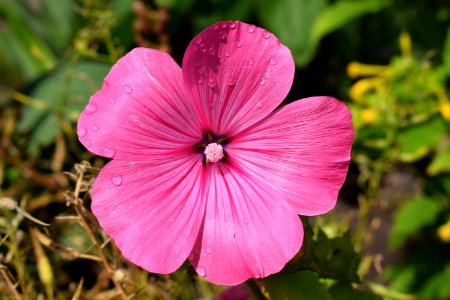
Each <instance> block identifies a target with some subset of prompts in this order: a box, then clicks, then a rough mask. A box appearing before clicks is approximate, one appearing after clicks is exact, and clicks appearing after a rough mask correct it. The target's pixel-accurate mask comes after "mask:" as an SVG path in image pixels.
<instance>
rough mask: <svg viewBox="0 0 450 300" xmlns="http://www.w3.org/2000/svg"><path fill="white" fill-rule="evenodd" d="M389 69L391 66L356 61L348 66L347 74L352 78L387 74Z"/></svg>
mask: <svg viewBox="0 0 450 300" xmlns="http://www.w3.org/2000/svg"><path fill="white" fill-rule="evenodd" d="M389 70H390V68H389V66H380V65H369V64H362V63H359V62H355V61H353V62H351V63H349V64H348V66H347V74H348V76H349V77H350V78H357V77H363V76H377V75H386V74H387V73H389Z"/></svg>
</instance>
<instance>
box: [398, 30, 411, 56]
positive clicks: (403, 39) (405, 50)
mask: <svg viewBox="0 0 450 300" xmlns="http://www.w3.org/2000/svg"><path fill="white" fill-rule="evenodd" d="M400 50H401V51H402V54H403V55H404V56H411V55H412V46H411V37H410V36H409V33H407V32H402V34H400Z"/></svg>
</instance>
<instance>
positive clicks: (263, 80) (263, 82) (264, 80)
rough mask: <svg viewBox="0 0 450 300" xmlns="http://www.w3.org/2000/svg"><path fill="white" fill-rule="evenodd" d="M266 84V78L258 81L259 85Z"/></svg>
mask: <svg viewBox="0 0 450 300" xmlns="http://www.w3.org/2000/svg"><path fill="white" fill-rule="evenodd" d="M266 82H267V79H266V77H261V80H260V81H259V84H260V85H265V84H266Z"/></svg>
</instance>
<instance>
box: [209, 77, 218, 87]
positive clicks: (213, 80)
mask: <svg viewBox="0 0 450 300" xmlns="http://www.w3.org/2000/svg"><path fill="white" fill-rule="evenodd" d="M216 84H217V82H216V80H215V79H214V78H211V79H210V80H209V81H208V86H209V87H212V88H213V87H215V86H216Z"/></svg>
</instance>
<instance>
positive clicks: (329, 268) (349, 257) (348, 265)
mask: <svg viewBox="0 0 450 300" xmlns="http://www.w3.org/2000/svg"><path fill="white" fill-rule="evenodd" d="M313 249H314V250H313V254H314V256H315V260H316V263H317V264H318V270H319V272H320V275H321V276H322V277H329V278H335V279H338V280H339V281H343V282H358V281H359V277H358V275H357V270H358V266H359V262H360V260H361V257H360V255H359V254H357V253H356V252H355V250H354V248H353V245H352V241H351V236H350V233H347V234H345V235H344V236H342V237H336V238H332V239H329V238H328V237H327V236H326V235H325V234H324V233H323V232H322V231H320V232H319V235H318V237H317V241H316V243H315V244H314V248H313Z"/></svg>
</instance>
